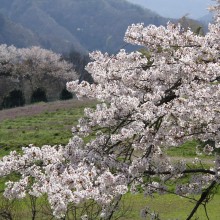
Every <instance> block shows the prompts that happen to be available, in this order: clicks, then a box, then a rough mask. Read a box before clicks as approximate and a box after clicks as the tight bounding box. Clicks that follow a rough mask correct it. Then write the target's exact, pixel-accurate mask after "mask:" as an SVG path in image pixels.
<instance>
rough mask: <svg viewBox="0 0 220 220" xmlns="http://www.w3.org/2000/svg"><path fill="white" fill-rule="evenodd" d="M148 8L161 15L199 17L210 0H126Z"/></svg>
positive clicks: (212, 2)
mask: <svg viewBox="0 0 220 220" xmlns="http://www.w3.org/2000/svg"><path fill="white" fill-rule="evenodd" d="M128 1H130V2H132V3H135V4H140V5H142V6H145V7H146V8H149V9H151V10H153V11H155V12H157V13H159V14H160V15H162V16H165V17H170V18H180V17H182V16H184V15H186V14H188V16H189V17H191V18H200V17H202V16H204V15H206V14H208V11H207V9H206V8H207V7H208V6H209V5H211V4H214V3H215V2H214V1H212V0H128Z"/></svg>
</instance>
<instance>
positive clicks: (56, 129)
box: [0, 106, 84, 157]
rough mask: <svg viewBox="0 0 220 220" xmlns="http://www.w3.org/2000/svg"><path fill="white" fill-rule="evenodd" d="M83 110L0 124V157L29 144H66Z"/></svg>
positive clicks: (72, 110) (50, 113)
mask: <svg viewBox="0 0 220 220" xmlns="http://www.w3.org/2000/svg"><path fill="white" fill-rule="evenodd" d="M83 110H84V106H82V107H80V108H72V109H70V110H58V111H55V112H44V113H41V114H39V115H35V116H27V117H20V118H17V119H14V120H4V121H3V122H1V123H0V147H1V150H0V157H1V156H3V155H5V154H8V153H9V151H11V150H18V151H19V149H21V147H23V146H28V145H29V144H34V145H37V146H42V145H44V144H49V145H56V144H66V143H67V142H68V140H69V138H71V137H72V133H71V128H72V126H73V125H76V124H77V122H78V119H79V118H80V117H81V116H82V115H83Z"/></svg>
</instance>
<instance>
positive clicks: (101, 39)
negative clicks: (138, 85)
mask: <svg viewBox="0 0 220 220" xmlns="http://www.w3.org/2000/svg"><path fill="white" fill-rule="evenodd" d="M0 13H1V17H0V21H1V20H2V23H3V24H4V25H1V23H0V25H1V26H0V27H1V28H0V43H7V44H14V45H15V46H17V47H23V46H30V45H41V46H42V47H44V48H47V49H52V50H54V51H56V52H66V51H69V50H75V51H80V52H83V53H86V52H87V51H93V50H97V49H99V50H102V51H107V52H110V53H111V52H114V53H115V52H116V51H117V50H118V49H119V48H121V47H122V45H123V44H124V43H123V36H124V33H125V31H126V29H127V26H128V25H130V24H132V23H137V22H144V23H145V24H146V25H147V24H155V25H161V24H162V25H164V24H166V22H167V21H168V19H166V18H163V17H161V16H159V15H158V14H156V13H154V12H152V11H150V10H148V9H143V8H141V7H140V6H137V5H133V4H131V3H129V2H128V1H125V0H83V1H82V0H62V1H60V0H34V1H30V0H1V8H0ZM1 18H2V19H1Z"/></svg>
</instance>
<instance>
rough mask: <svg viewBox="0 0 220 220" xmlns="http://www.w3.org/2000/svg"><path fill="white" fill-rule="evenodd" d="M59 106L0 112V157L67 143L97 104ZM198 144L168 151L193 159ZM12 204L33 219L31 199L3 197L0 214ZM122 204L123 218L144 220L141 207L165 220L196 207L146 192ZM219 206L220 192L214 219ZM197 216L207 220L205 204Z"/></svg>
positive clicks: (0, 185)
mask: <svg viewBox="0 0 220 220" xmlns="http://www.w3.org/2000/svg"><path fill="white" fill-rule="evenodd" d="M39 105H41V104H39ZM39 105H36V107H37V108H39ZM56 105H60V104H56V103H54V107H53V108H50V109H47V108H45V109H43V110H42V109H41V110H40V111H38V112H36V111H34V110H33V112H34V114H32V113H31V111H29V113H28V114H26V116H24V115H22V114H23V113H24V110H23V111H22V110H21V112H22V114H20V115H17V116H15V117H11V116H8V117H7V114H6V112H3V111H2V112H1V111H0V115H1V113H4V114H5V115H4V118H3V117H2V119H1V117H0V119H1V121H0V157H2V156H3V155H6V154H8V153H9V151H10V150H18V151H20V149H21V147H22V146H28V145H29V144H35V145H37V146H42V145H44V144H50V145H55V144H66V143H67V142H68V140H69V138H71V136H72V134H71V127H72V126H73V125H75V124H77V121H78V119H79V118H80V117H81V116H82V115H83V109H84V107H85V106H90V107H92V106H94V105H95V104H94V103H92V102H87V101H85V102H81V103H80V104H77V105H73V106H71V105H70V106H68V107H58V106H56ZM64 106H65V105H64ZM26 108H28V107H26ZM30 108H33V106H31V107H30ZM9 111H10V110H9ZM14 114H16V112H14ZM196 144H197V143H196V141H194V140H192V141H190V142H187V143H185V144H184V145H183V146H181V147H179V148H173V149H171V150H169V151H168V154H169V155H171V156H172V157H174V158H180V157H184V158H188V159H189V161H190V159H191V158H193V157H195V151H194V150H192V149H194V146H195V145H196ZM206 159H207V161H211V160H212V159H213V158H212V157H207V158H206ZM207 163H208V162H207ZM4 182H5V179H3V178H2V179H0V190H2V189H3V188H4ZM11 203H12V204H11ZM6 204H8V206H6ZM46 204H47V203H46V202H45V200H44V199H40V200H39V199H38V209H41V210H42V209H43V207H44V208H45V207H47V209H49V208H48V206H46ZM12 205H13V206H14V210H15V211H14V212H15V213H16V214H14V218H13V219H21V220H26V219H31V217H30V213H31V208H30V204H28V202H27V200H23V201H15V202H7V201H6V200H4V199H3V197H2V196H1V197H0V213H1V211H2V210H3V209H6V208H7V207H9V206H12ZM121 206H122V207H123V209H122V210H124V211H125V213H124V217H121V218H120V219H122V220H138V219H141V218H140V214H139V213H140V209H141V208H145V207H146V206H147V207H149V208H151V209H152V210H155V211H158V212H160V213H161V214H160V218H161V219H162V220H164V219H165V220H168V219H172V220H174V219H179V220H180V219H186V216H187V214H188V213H189V212H190V210H191V209H192V208H193V203H191V202H189V201H188V200H186V199H181V198H179V197H177V196H174V195H163V196H158V195H155V199H151V198H144V197H143V195H142V194H137V195H131V194H130V193H128V194H126V195H125V196H124V197H123V199H122V202H121ZM219 207H220V193H217V194H216V195H215V197H214V199H213V200H212V201H211V202H210V203H209V204H208V207H207V210H208V213H209V218H210V219H212V220H218V219H220V211H219ZM0 219H1V217H0ZM37 219H50V218H49V217H46V218H44V217H43V216H42V215H39V216H38V218H37ZM193 219H201V220H203V219H207V218H206V216H205V212H204V209H203V208H202V207H201V208H200V209H199V211H198V213H197V214H196V215H195V217H194V218H193Z"/></svg>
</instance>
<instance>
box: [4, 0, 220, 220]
mask: <svg viewBox="0 0 220 220" xmlns="http://www.w3.org/2000/svg"><path fill="white" fill-rule="evenodd" d="M216 3H217V5H216V6H213V7H212V8H211V9H212V10H214V11H215V13H216V17H215V23H214V24H210V25H209V32H208V33H207V34H206V35H205V36H199V35H196V34H194V33H193V32H192V31H191V30H190V29H187V30H184V29H183V28H182V27H181V26H180V25H176V24H172V23H168V24H167V27H163V26H159V27H156V26H154V25H150V26H147V27H144V25H143V24H133V25H131V26H129V27H128V29H127V32H126V34H125V38H124V39H125V41H126V42H127V43H131V44H135V45H140V46H143V47H145V48H146V49H147V51H148V52H149V56H147V57H146V56H145V55H144V54H143V53H140V52H131V53H127V52H126V51H125V50H121V51H120V52H119V53H118V54H116V55H114V56H112V55H108V54H107V53H105V54H103V53H101V52H99V51H95V52H93V53H91V58H92V59H93V60H94V61H93V62H91V63H89V64H88V65H87V68H86V69H87V71H88V72H89V73H91V75H92V77H93V79H94V83H93V84H89V83H87V82H85V81H83V82H81V83H80V84H79V83H78V81H73V82H69V83H68V84H67V88H68V90H69V91H74V92H76V93H77V95H78V97H84V96H86V97H89V98H92V99H96V100H98V101H99V104H98V105H97V106H96V109H91V108H86V109H85V116H84V117H83V118H81V119H79V123H78V125H77V126H75V127H73V128H72V132H73V138H72V139H71V140H70V141H69V143H68V144H67V145H66V146H48V145H46V146H42V147H41V148H39V147H36V146H33V145H30V147H26V148H23V154H18V153H16V152H11V153H10V155H8V156H5V157H3V159H2V160H1V162H0V175H1V176H4V175H8V174H10V173H12V172H17V173H19V174H20V179H19V180H18V181H15V182H12V181H9V182H8V183H7V187H6V190H5V193H4V195H5V196H6V197H7V198H23V197H24V196H26V194H30V195H34V196H37V197H39V196H41V195H43V194H47V195H48V200H49V202H50V204H51V207H52V209H53V211H54V215H55V216H56V217H58V218H63V217H65V213H66V211H67V207H68V205H69V204H71V203H73V204H78V203H81V202H84V201H85V200H94V201H96V202H97V204H99V205H100V206H101V208H102V211H101V212H100V219H112V218H113V217H114V212H115V211H116V208H117V205H118V202H119V201H120V199H121V197H122V195H123V194H125V193H126V192H128V191H130V192H132V193H135V192H139V193H143V194H144V195H146V196H151V195H153V193H159V194H160V193H172V194H176V195H178V196H182V197H187V198H189V199H192V198H193V197H192V196H193V195H194V194H197V195H200V198H199V199H198V200H195V199H193V200H192V201H194V202H195V207H194V208H193V210H192V211H191V213H189V215H188V218H187V219H191V218H192V217H193V215H194V214H195V212H196V210H197V208H198V207H199V206H200V205H201V204H205V203H206V202H208V201H209V198H210V195H212V194H213V193H215V191H214V189H216V188H217V187H219V184H220V156H219V153H218V148H220V99H219V98H220V92H219V91H220V84H219V82H218V81H217V79H218V77H219V73H220V65H219V64H220V63H219V61H220V59H219V49H220V1H219V0H217V1H216ZM85 137H87V138H85ZM88 137H90V138H89V141H88ZM192 138H193V139H199V140H200V141H207V140H213V141H214V142H215V146H214V147H213V146H210V145H208V144H206V145H205V146H204V147H203V149H202V151H203V153H205V154H215V156H216V157H215V161H213V164H212V167H211V168H205V167H204V166H203V158H202V157H201V158H200V157H198V158H195V161H194V166H187V164H186V161H185V160H184V158H182V159H180V160H178V161H177V162H174V161H173V160H171V158H170V157H169V156H168V155H167V154H166V151H167V149H168V148H169V147H171V146H172V147H177V146H180V145H181V144H182V143H184V142H185V141H187V140H189V139H192ZM86 140H87V141H86ZM195 151H196V149H195ZM185 175H189V176H190V177H191V178H189V179H188V182H184V183H182V182H181V181H179V180H181V178H182V177H183V176H185ZM170 181H171V183H172V184H173V185H174V186H175V189H174V190H173V191H170V190H169V189H168V184H169V183H170ZM147 214H148V213H147V212H146V210H142V216H143V217H146V215H147ZM151 217H152V218H155V219H156V218H157V217H156V216H153V215H152V216H151ZM82 219H88V218H87V216H82Z"/></svg>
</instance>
